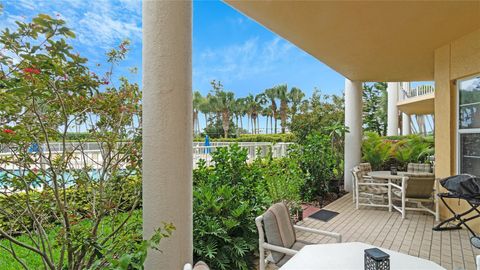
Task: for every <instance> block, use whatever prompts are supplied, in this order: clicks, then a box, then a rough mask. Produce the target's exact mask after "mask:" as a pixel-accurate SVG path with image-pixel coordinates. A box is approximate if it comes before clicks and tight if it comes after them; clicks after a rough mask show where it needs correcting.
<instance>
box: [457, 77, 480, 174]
mask: <svg viewBox="0 0 480 270" xmlns="http://www.w3.org/2000/svg"><path fill="white" fill-rule="evenodd" d="M477 77H480V74H475V75H472V76H468V77H465V78H461V79H457V80H456V81H455V82H456V84H455V88H456V91H457V102H456V103H457V106H456V107H457V112H456V114H455V115H456V117H457V119H456V123H457V127H456V128H457V133H456V136H457V138H456V146H457V151H456V152H457V155H456V156H457V162H456V163H457V168H456V171H457V174H460V173H462V172H461V171H460V170H461V165H462V164H461V160H462V159H461V157H462V156H461V152H462V151H461V145H460V143H461V141H460V136H461V135H462V134H477V133H479V134H480V128H463V129H461V128H460V88H459V87H460V82H462V81H467V80H470V79H473V78H477ZM475 103H477V102H475ZM479 158H480V157H479Z"/></svg>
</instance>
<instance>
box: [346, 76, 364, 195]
mask: <svg viewBox="0 0 480 270" xmlns="http://www.w3.org/2000/svg"><path fill="white" fill-rule="evenodd" d="M362 92H363V88H362V82H359V81H350V80H348V79H345V126H346V127H348V129H349V132H348V133H346V134H345V162H344V163H345V168H344V181H345V182H344V184H345V190H346V191H350V192H351V191H352V187H353V186H352V184H353V179H352V173H351V172H350V170H351V169H353V167H354V166H356V165H358V163H360V161H361V158H362V152H361V147H362V137H363V134H362V123H363V101H362Z"/></svg>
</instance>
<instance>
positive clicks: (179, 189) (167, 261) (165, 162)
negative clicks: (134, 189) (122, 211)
mask: <svg viewBox="0 0 480 270" xmlns="http://www.w3.org/2000/svg"><path fill="white" fill-rule="evenodd" d="M142 52H143V65H142V66H143V123H142V125H143V234H144V238H150V236H151V235H152V233H153V231H154V230H155V229H157V228H160V227H161V226H162V223H163V222H172V223H173V224H174V226H175V227H176V229H175V231H174V232H173V235H172V236H171V237H170V238H168V239H164V240H162V241H161V243H160V249H161V250H162V251H163V253H159V252H157V251H150V252H149V254H148V257H147V261H146V263H145V269H147V270H157V269H158V270H164V269H165V270H166V269H172V270H173V269H183V265H184V264H185V263H187V262H192V256H193V255H192V254H193V253H192V249H193V238H192V3H191V2H190V1H143V51H142Z"/></svg>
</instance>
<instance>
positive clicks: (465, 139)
mask: <svg viewBox="0 0 480 270" xmlns="http://www.w3.org/2000/svg"><path fill="white" fill-rule="evenodd" d="M457 89H458V137H457V138H458V140H457V141H458V172H459V173H469V174H473V175H477V176H480V75H476V76H473V77H469V78H466V79H461V80H458V81H457Z"/></svg>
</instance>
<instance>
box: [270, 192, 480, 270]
mask: <svg viewBox="0 0 480 270" xmlns="http://www.w3.org/2000/svg"><path fill="white" fill-rule="evenodd" d="M324 209H328V210H332V211H336V212H339V213H340V214H339V215H337V216H336V217H334V218H333V219H331V220H329V221H328V222H323V221H319V220H316V219H312V218H306V219H304V221H302V222H301V223H299V225H302V226H307V227H311V228H316V229H321V230H328V231H334V232H338V233H341V234H342V236H343V241H344V242H364V243H368V244H372V245H376V246H380V247H383V248H387V249H391V250H395V251H399V252H402V253H405V254H410V255H412V256H417V257H420V258H425V259H428V260H431V261H434V262H436V263H438V264H440V265H441V266H443V267H445V268H446V269H455V270H459V269H466V270H470V269H475V256H476V255H479V254H480V250H479V249H475V248H474V247H472V245H470V240H469V238H470V235H469V233H468V232H467V230H465V229H462V230H454V231H442V232H435V231H433V230H432V227H433V226H434V224H435V222H434V217H433V216H432V215H430V214H425V213H421V212H412V211H410V212H409V211H407V216H406V218H405V219H404V220H402V218H401V215H400V213H398V212H395V211H393V212H391V213H390V212H388V211H387V210H386V209H379V208H371V207H361V208H360V210H356V209H355V205H354V203H353V202H352V196H351V194H346V195H344V196H343V197H342V198H339V199H338V200H336V201H334V202H332V203H331V204H329V205H327V206H326V207H325V208H324ZM297 236H298V238H299V239H302V240H306V241H309V242H313V243H332V242H334V241H333V240H332V239H330V238H326V237H322V236H317V235H313V234H309V233H299V234H298V235H297ZM271 269H273V268H271Z"/></svg>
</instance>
